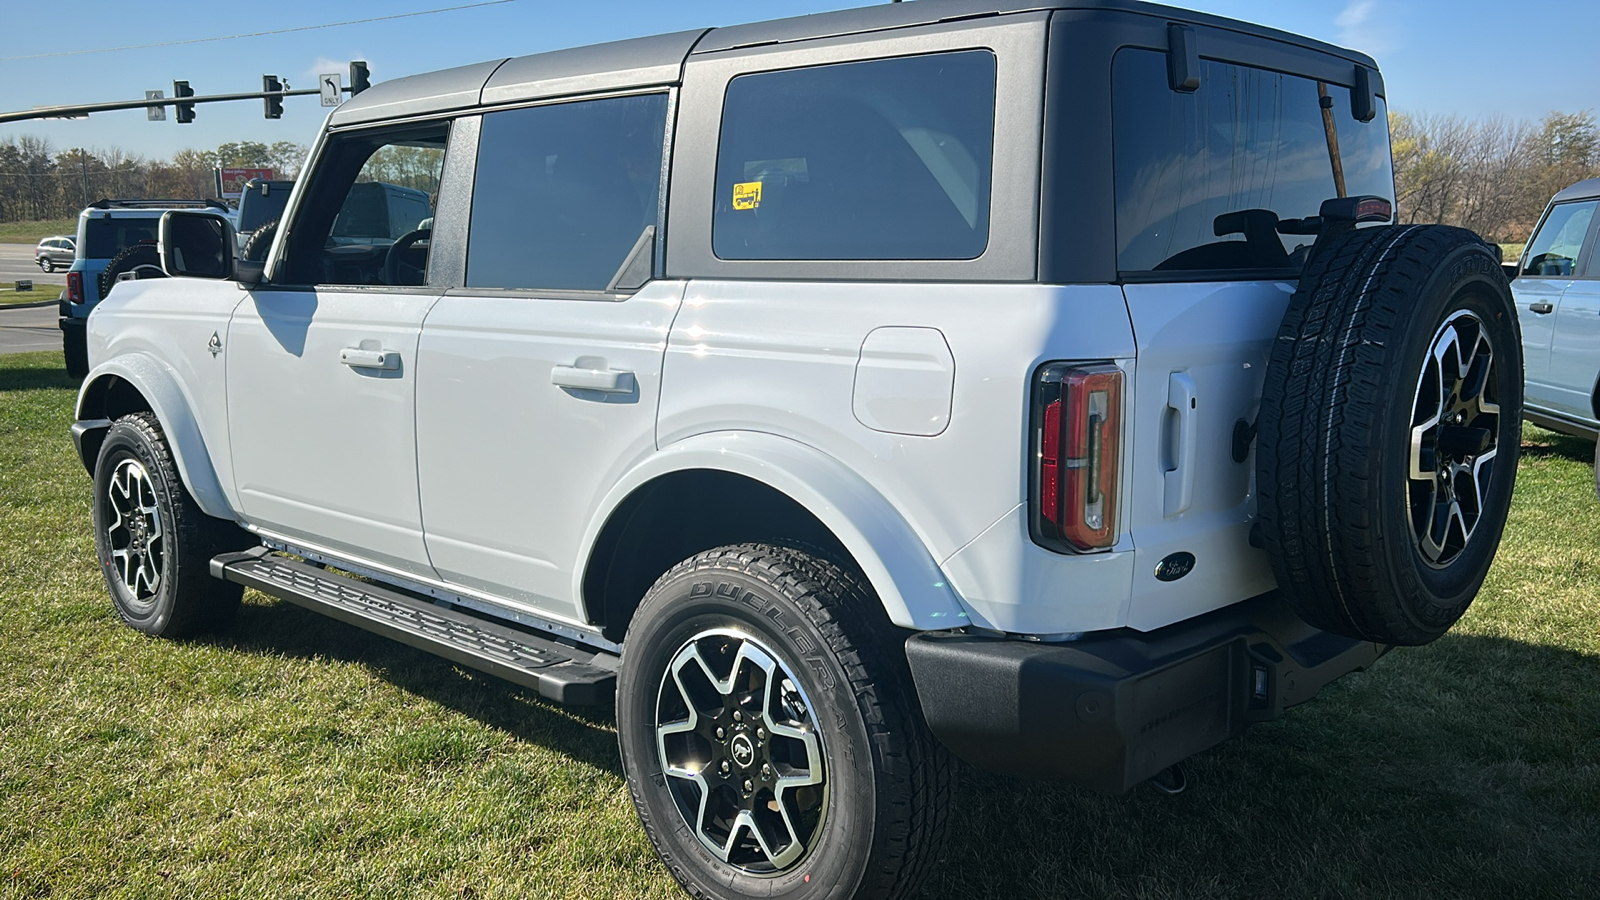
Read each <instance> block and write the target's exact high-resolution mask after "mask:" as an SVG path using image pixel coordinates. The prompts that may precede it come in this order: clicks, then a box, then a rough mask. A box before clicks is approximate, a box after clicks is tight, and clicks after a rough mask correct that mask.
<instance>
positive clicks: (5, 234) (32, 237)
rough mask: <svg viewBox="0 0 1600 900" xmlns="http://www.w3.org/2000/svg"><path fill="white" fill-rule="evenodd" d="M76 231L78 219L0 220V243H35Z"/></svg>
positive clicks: (72, 233)
mask: <svg viewBox="0 0 1600 900" xmlns="http://www.w3.org/2000/svg"><path fill="white" fill-rule="evenodd" d="M77 233H78V219H77V217H76V216H74V217H73V218H70V219H40V220H37V221H33V222H0V244H37V243H39V242H40V241H42V240H44V239H45V238H47V237H55V236H56V235H58V234H66V235H74V234H77Z"/></svg>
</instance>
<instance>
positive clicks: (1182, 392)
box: [1162, 372, 1198, 516]
mask: <svg viewBox="0 0 1600 900" xmlns="http://www.w3.org/2000/svg"><path fill="white" fill-rule="evenodd" d="M1197 402H1198V401H1196V399H1195V388H1194V379H1193V378H1190V377H1189V375H1188V374H1187V373H1185V372H1173V373H1172V374H1171V375H1170V376H1169V377H1168V378H1167V408H1168V409H1170V410H1172V411H1173V412H1174V413H1176V414H1177V416H1176V417H1177V420H1178V421H1177V431H1178V434H1177V446H1176V448H1175V450H1176V452H1175V453H1174V454H1173V459H1174V461H1175V463H1176V468H1173V469H1169V470H1168V471H1167V472H1166V474H1165V475H1163V476H1162V477H1163V478H1164V479H1165V482H1166V483H1165V485H1164V486H1163V487H1164V489H1165V490H1164V495H1163V498H1162V511H1163V513H1164V514H1165V515H1167V516H1175V515H1177V514H1179V513H1181V512H1183V511H1184V510H1187V509H1188V508H1189V505H1190V504H1191V503H1193V502H1194V451H1195V446H1196V443H1197V442H1196V441H1195V427H1196V424H1197V423H1198V419H1197V415H1196V412H1195V407H1196V405H1197Z"/></svg>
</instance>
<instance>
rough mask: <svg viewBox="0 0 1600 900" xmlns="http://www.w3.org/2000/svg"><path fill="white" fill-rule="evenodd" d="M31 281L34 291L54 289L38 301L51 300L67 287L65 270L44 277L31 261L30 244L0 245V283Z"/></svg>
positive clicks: (31, 248) (31, 250) (31, 246)
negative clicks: (52, 286)
mask: <svg viewBox="0 0 1600 900" xmlns="http://www.w3.org/2000/svg"><path fill="white" fill-rule="evenodd" d="M19 278H20V279H22V280H24V281H29V280H31V281H32V282H33V285H34V287H33V289H34V290H35V291H40V290H49V286H50V285H55V286H56V289H55V290H53V291H50V293H49V295H48V296H46V297H42V298H40V299H44V300H52V299H55V296H56V294H59V293H61V288H64V287H66V286H67V270H66V269H57V270H55V271H54V272H52V273H50V274H49V275H46V274H45V273H44V270H43V269H41V268H39V265H38V263H35V262H34V261H33V245H32V244H0V281H16V280H17V279H19Z"/></svg>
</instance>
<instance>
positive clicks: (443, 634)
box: [211, 547, 619, 706]
mask: <svg viewBox="0 0 1600 900" xmlns="http://www.w3.org/2000/svg"><path fill="white" fill-rule="evenodd" d="M211 577H213V578H220V579H222V580H223V581H231V582H233V583H235V584H242V585H244V586H245V587H250V588H255V589H256V590H258V591H261V592H262V593H266V594H271V595H272V596H274V597H278V598H281V599H284V600H288V601H289V602H291V603H295V604H298V605H300V606H304V607H305V608H307V609H309V610H312V611H313V612H319V613H322V614H323V615H326V616H331V617H332V618H335V619H338V620H339V621H341V622H347V623H349V624H351V625H354V626H356V627H357V628H364V629H366V630H367V631H371V632H375V633H377V634H381V635H383V636H384V637H388V638H393V639H394V640H397V641H399V642H401V643H403V644H409V645H410V646H412V647H416V648H417V649H419V650H426V651H427V652H429V653H432V654H434V655H436V656H442V657H444V658H445V659H448V660H450V661H451V662H455V663H459V664H461V665H464V666H470V667H471V668H474V669H477V670H478V671H480V672H487V673H488V674H490V675H494V676H497V677H500V678H504V679H505V680H507V681H510V682H512V683H514V684H519V685H522V686H523V687H528V688H533V689H534V690H537V691H538V692H539V696H541V697H545V698H547V699H550V700H554V701H556V702H557V703H565V704H571V705H575V706H586V705H593V704H597V703H604V702H606V701H607V700H609V699H610V698H611V697H612V695H613V694H614V693H615V692H616V687H617V672H616V666H617V663H618V661H619V659H618V657H616V656H614V655H612V654H610V653H606V652H604V651H598V650H585V649H581V648H578V647H573V646H571V645H569V644H563V643H561V642H559V641H556V640H553V639H550V638H545V637H541V636H539V635H535V634H531V633H529V632H526V631H520V630H518V629H515V628H510V627H508V626H505V625H498V624H496V623H494V622H489V621H486V620H484V619H480V618H478V617H476V616H469V615H467V614H465V613H462V612H458V611H456V610H454V609H451V608H449V607H445V606H440V605H437V604H435V603H432V602H430V601H427V600H420V599H417V598H415V597H411V596H408V595H406V594H402V593H400V592H398V591H394V590H390V589H389V588H385V587H381V586H379V585H375V584H369V583H368V582H365V581H358V580H356V579H354V578H345V577H343V576H340V575H336V574H334V573H332V572H329V571H326V570H324V569H322V568H319V567H318V566H315V565H312V564H310V563H304V562H299V561H297V560H293V559H290V558H288V557H284V556H277V555H274V554H273V553H272V551H270V550H268V549H267V548H266V547H253V548H251V549H249V550H246V551H244V552H243V553H223V554H221V555H219V556H216V557H213V558H212V560H211Z"/></svg>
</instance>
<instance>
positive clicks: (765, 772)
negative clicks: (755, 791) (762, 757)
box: [761, 763, 772, 781]
mask: <svg viewBox="0 0 1600 900" xmlns="http://www.w3.org/2000/svg"><path fill="white" fill-rule="evenodd" d="M761 777H762V778H765V779H767V780H768V781H771V780H772V766H771V764H769V763H762V764H761Z"/></svg>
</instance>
